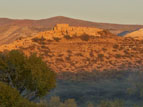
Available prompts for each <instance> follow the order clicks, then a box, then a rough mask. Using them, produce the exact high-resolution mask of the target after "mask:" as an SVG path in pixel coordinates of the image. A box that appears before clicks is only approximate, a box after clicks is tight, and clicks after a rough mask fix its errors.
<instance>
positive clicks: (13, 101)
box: [0, 82, 36, 107]
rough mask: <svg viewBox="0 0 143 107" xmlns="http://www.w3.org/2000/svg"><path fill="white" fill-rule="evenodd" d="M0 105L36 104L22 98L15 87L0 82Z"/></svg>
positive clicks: (5, 106) (0, 106)
mask: <svg viewBox="0 0 143 107" xmlns="http://www.w3.org/2000/svg"><path fill="white" fill-rule="evenodd" d="M0 107H36V104H34V103H31V102H29V101H28V100H26V99H24V98H22V97H21V96H20V94H19V92H18V91H17V90H16V89H15V88H11V87H10V86H8V85H7V84H5V83H2V82H0Z"/></svg>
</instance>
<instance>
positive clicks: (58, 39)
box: [53, 37, 61, 42]
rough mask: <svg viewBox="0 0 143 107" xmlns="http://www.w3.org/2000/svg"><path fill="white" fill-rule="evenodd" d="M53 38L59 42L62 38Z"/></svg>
mask: <svg viewBox="0 0 143 107" xmlns="http://www.w3.org/2000/svg"><path fill="white" fill-rule="evenodd" d="M53 39H54V40H55V41H56V42H59V41H60V40H61V38H58V37H53Z"/></svg>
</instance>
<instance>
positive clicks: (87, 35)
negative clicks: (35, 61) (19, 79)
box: [0, 24, 143, 72]
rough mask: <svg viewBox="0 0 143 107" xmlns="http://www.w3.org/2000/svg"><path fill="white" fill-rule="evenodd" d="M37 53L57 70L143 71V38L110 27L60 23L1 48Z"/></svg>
mask: <svg viewBox="0 0 143 107" xmlns="http://www.w3.org/2000/svg"><path fill="white" fill-rule="evenodd" d="M12 49H20V50H22V51H23V52H24V53H25V54H26V55H29V54H31V53H34V52H36V53H37V55H39V56H41V57H42V58H43V60H44V61H46V63H47V64H48V65H50V67H51V68H52V69H54V70H55V71H56V72H65V71H71V72H79V71H90V72H91V71H94V70H97V71H104V70H143V41H142V40H136V39H133V38H126V37H118V36H116V35H113V34H112V33H110V32H109V31H107V30H104V29H99V28H89V27H71V26H69V25H67V24H58V25H56V26H55V27H54V28H53V30H49V31H46V32H41V33H39V34H38V35H35V36H32V37H27V38H19V39H18V40H16V41H14V42H13V43H11V44H7V45H2V46H0V51H7V50H12Z"/></svg>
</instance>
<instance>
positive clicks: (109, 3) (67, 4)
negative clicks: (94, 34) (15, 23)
mask: <svg viewBox="0 0 143 107" xmlns="http://www.w3.org/2000/svg"><path fill="white" fill-rule="evenodd" d="M53 16H67V17H72V18H78V19H84V20H89V21H94V22H108V23H122V24H127V23H128V24H143V0H0V17H7V18H16V19H43V18H49V17H53Z"/></svg>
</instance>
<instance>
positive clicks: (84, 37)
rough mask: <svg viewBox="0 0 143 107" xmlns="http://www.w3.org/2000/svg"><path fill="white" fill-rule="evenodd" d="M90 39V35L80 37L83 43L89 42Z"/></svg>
mask: <svg viewBox="0 0 143 107" xmlns="http://www.w3.org/2000/svg"><path fill="white" fill-rule="evenodd" d="M89 38H90V37H89V35H87V34H83V35H81V36H80V39H81V40H83V41H88V40H89Z"/></svg>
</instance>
